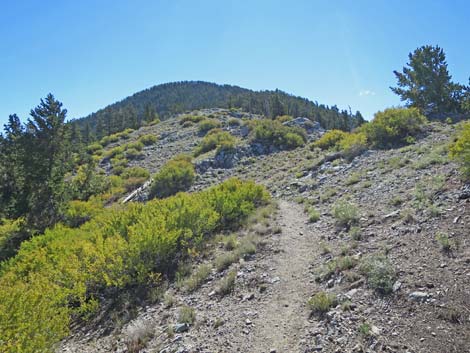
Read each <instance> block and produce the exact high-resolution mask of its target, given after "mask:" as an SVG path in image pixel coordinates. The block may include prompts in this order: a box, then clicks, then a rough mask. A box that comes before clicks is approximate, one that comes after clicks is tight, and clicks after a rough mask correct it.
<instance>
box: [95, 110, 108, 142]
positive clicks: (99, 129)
mask: <svg viewBox="0 0 470 353" xmlns="http://www.w3.org/2000/svg"><path fill="white" fill-rule="evenodd" d="M103 120H104V119H103V118H102V117H101V116H100V115H99V116H98V118H97V120H96V129H95V135H96V138H97V139H98V140H100V139H102V138H103V136H105V135H106V133H105V126H104V121H103Z"/></svg>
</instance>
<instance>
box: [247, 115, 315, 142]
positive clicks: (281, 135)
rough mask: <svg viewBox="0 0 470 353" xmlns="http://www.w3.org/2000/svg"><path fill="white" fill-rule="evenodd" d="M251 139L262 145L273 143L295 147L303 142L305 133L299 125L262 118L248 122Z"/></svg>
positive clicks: (305, 137)
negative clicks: (283, 123)
mask: <svg viewBox="0 0 470 353" xmlns="http://www.w3.org/2000/svg"><path fill="white" fill-rule="evenodd" d="M248 127H249V128H250V130H251V139H252V141H254V142H259V143H262V144H263V145H268V146H269V145H273V146H277V147H281V148H287V149H291V148H296V147H300V146H302V145H304V144H305V142H306V141H307V133H306V132H305V130H304V129H302V128H299V127H290V126H285V125H282V123H280V122H279V121H277V120H270V119H262V120H253V121H250V122H249V123H248Z"/></svg>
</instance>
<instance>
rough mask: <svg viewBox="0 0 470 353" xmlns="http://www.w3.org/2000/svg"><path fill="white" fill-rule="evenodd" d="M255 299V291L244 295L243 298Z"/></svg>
mask: <svg viewBox="0 0 470 353" xmlns="http://www.w3.org/2000/svg"><path fill="white" fill-rule="evenodd" d="M253 299H255V294H254V293H250V294H247V295H245V296H244V297H243V300H253Z"/></svg>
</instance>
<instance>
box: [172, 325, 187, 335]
mask: <svg viewBox="0 0 470 353" xmlns="http://www.w3.org/2000/svg"><path fill="white" fill-rule="evenodd" d="M174 329H175V332H176V333H182V332H186V331H188V330H189V325H188V324H187V323H183V324H176V325H175V327H174Z"/></svg>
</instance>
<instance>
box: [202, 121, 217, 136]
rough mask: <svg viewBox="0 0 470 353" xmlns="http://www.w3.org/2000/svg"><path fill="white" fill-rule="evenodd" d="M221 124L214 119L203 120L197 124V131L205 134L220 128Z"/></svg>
mask: <svg viewBox="0 0 470 353" xmlns="http://www.w3.org/2000/svg"><path fill="white" fill-rule="evenodd" d="M221 126H222V124H221V123H220V121H219V120H216V119H204V120H201V121H200V122H199V124H198V130H199V132H200V133H203V134H205V133H207V132H208V131H209V130H212V129H216V128H220V127H221Z"/></svg>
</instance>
